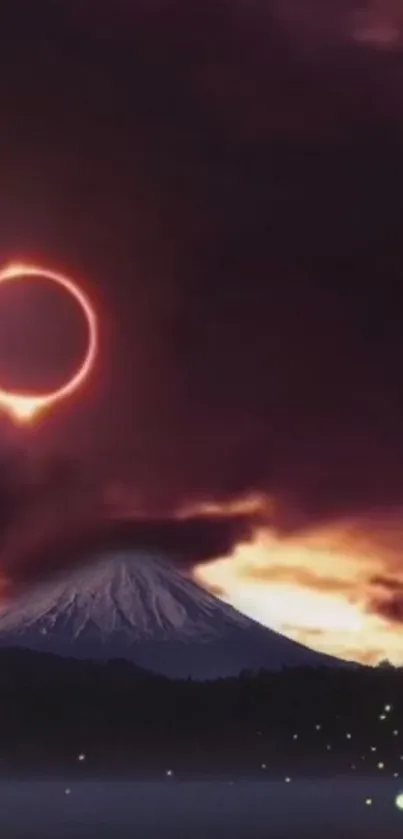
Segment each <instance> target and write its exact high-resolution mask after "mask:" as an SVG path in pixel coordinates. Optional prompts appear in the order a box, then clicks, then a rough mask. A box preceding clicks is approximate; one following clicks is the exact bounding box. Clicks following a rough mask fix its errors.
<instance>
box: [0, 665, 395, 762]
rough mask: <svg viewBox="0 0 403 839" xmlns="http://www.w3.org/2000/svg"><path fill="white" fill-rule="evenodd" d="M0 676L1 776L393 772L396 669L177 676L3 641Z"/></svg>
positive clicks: (296, 670) (292, 670)
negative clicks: (209, 678) (213, 678)
mask: <svg viewBox="0 0 403 839" xmlns="http://www.w3.org/2000/svg"><path fill="white" fill-rule="evenodd" d="M0 674H1V675H0V738H1V764H0V765H1V768H2V771H3V773H6V774H10V773H11V774H13V773H16V774H20V773H22V774H26V773H45V774H55V773H58V772H60V773H62V774H64V775H66V773H67V774H68V775H69V776H70V775H71V776H72V777H75V776H76V775H80V776H82V775H90V776H93V775H99V774H105V775H109V776H110V775H116V776H117V775H120V774H130V775H133V776H136V777H149V776H153V777H154V776H157V777H161V776H163V775H164V774H166V773H167V772H168V770H172V773H173V775H172V776H171V775H170V774H169V775H167V778H171V777H177V778H187V777H195V776H196V777H203V776H206V775H220V776H223V777H228V778H231V777H235V776H236V777H239V776H245V777H257V776H258V777H265V776H271V777H279V778H281V777H285V776H293V777H295V776H297V775H345V774H346V773H354V772H355V773H360V774H371V773H377V774H379V773H380V772H382V773H383V774H387V775H388V776H389V777H390V776H392V775H394V774H395V773H400V772H402V773H403V759H401V755H402V756H403V674H402V672H401V670H399V669H398V668H393V667H380V668H377V669H369V668H368V669H367V668H362V669H359V670H357V671H351V670H344V669H341V670H339V669H334V670H333V669H327V668H323V669H317V670H314V669H312V670H298V669H289V670H283V671H282V672H280V673H269V672H261V673H259V674H254V675H253V674H251V673H243V674H242V675H241V676H240V677H239V678H234V679H223V680H220V681H217V682H210V683H208V682H207V683H199V682H192V681H190V680H188V681H178V682H176V681H171V680H168V679H165V678H163V677H155V676H152V675H150V674H148V673H147V671H144V670H141V669H139V668H137V667H134V666H132V665H131V664H129V663H127V662H124V661H115V662H107V663H88V662H77V661H74V660H63V659H59V658H57V657H53V656H48V655H43V654H39V653H31V652H27V651H22V650H2V651H1V652H0ZM79 755H85V758H83V757H81V759H79ZM378 764H380V765H379V766H378Z"/></svg>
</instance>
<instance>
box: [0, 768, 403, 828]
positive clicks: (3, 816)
mask: <svg viewBox="0 0 403 839" xmlns="http://www.w3.org/2000/svg"><path fill="white" fill-rule="evenodd" d="M66 789H69V790H70V792H69V793H68V794H66ZM400 791H402V792H403V780H402V782H401V783H400V784H399V782H398V781H390V780H379V781H378V780H371V779H370V780H364V779H363V780H357V779H356V780H354V781H352V780H345V781H343V780H338V781H308V780H299V781H291V783H284V782H281V783H280V782H273V781H268V782H264V781H260V782H253V781H252V782H247V781H238V782H233V783H229V782H218V781H211V782H200V783H196V782H189V783H182V782H175V780H174V779H167V780H164V781H163V782H161V783H158V782H154V783H139V782H134V783H130V782H127V781H125V782H120V781H115V782H113V781H111V782H108V781H80V782H69V781H68V780H66V781H65V782H60V781H50V782H44V781H10V782H7V781H1V782H0V836H1V837H2V839H3V837H4V839H33V837H35V839H48V837H49V839H50V837H51V838H52V839H56V837H57V839H72V837H74V839H81V837H82V839H168V837H169V839H215V837H221V839H226V837H228V839H285V837H287V839H302V837H303V839H316V837H318V839H344V837H347V836H348V837H349V839H358V837H359V839H379V837H381V836H385V837H388V839H394V837H396V839H397V837H399V839H401V837H402V836H403V811H399V810H398V809H397V808H396V806H395V798H396V795H397V794H398V793H399V792H400ZM367 798H372V800H373V803H372V805H371V806H368V805H367V804H366V803H365V800H366V799H367Z"/></svg>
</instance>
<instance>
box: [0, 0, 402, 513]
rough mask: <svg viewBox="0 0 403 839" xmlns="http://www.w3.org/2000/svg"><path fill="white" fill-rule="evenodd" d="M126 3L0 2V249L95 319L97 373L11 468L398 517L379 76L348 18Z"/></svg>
mask: <svg viewBox="0 0 403 839" xmlns="http://www.w3.org/2000/svg"><path fill="white" fill-rule="evenodd" d="M112 6H113V9H112ZM134 6H135V12H134V11H133V13H132V14H130V15H129V16H128V17H126V15H127V8H126V12H125V11H124V4H120V3H116V5H113V4H111V5H110V6H109V5H108V4H107V3H101V2H99V3H96V4H95V3H94V4H92V3H84V0H83V2H82V3H81V4H80V3H79V2H78V0H77V2H75V0H74V2H73V0H72V2H71V3H69V4H67V3H66V4H63V3H62V2H51V0H47V2H45V0H37V2H36V3H35V4H32V2H31V0H3V2H2V4H1V10H0V32H1V39H2V48H1V51H0V62H1V65H2V66H1V73H0V99H1V103H2V122H3V125H4V126H6V128H7V130H3V131H2V132H1V134H0V183H1V190H0V221H1V224H0V251H1V254H2V257H4V260H5V261H8V260H9V259H14V258H19V259H20V258H21V259H23V258H28V259H35V260H37V261H41V260H42V261H43V262H44V263H46V264H47V265H48V266H50V267H55V268H59V269H61V270H64V271H66V273H70V274H71V275H72V276H77V278H83V281H85V283H86V284H87V286H88V289H89V290H90V291H91V293H92V294H93V296H94V299H95V300H96V301H97V305H98V309H99V313H100V316H101V329H102V331H101V338H102V350H101V357H100V364H99V370H98V373H97V376H96V377H95V379H94V380H93V382H92V383H91V385H90V386H89V388H88V389H87V390H86V391H85V392H83V394H82V399H81V401H80V402H79V403H78V402H76V401H75V402H74V403H72V404H71V405H68V406H66V408H63V410H60V411H59V410H57V411H55V412H54V414H53V415H51V416H49V417H48V418H46V420H44V421H43V422H42V424H41V426H40V428H39V430H38V431H37V432H36V434H35V446H37V447H38V451H39V450H43V451H44V452H51V451H52V450H53V449H58V450H61V451H63V452H65V453H66V454H68V455H71V456H74V457H75V458H76V459H78V460H79V461H80V463H81V464H82V466H83V468H85V469H86V468H87V465H88V468H90V469H92V468H93V464H97V467H99V468H100V469H102V470H104V472H105V474H108V475H110V476H122V477H124V478H125V479H127V480H129V481H130V482H131V483H132V484H133V486H134V487H135V488H136V491H137V492H138V494H139V496H140V497H141V499H142V502H143V504H144V506H145V507H148V508H149V509H152V510H157V511H163V510H165V509H166V508H169V507H171V506H175V505H176V504H177V503H181V502H183V501H188V500H192V499H195V500H197V499H202V500H204V499H210V498H222V497H232V496H237V495H239V494H242V493H244V492H249V491H255V490H261V491H263V492H268V493H273V494H274V495H277V496H279V497H281V498H282V499H285V508H286V511H285V513H284V522H286V526H287V527H288V526H291V527H292V526H293V524H294V522H299V521H301V520H302V521H305V520H306V519H308V520H313V521H317V520H322V518H327V517H337V516H339V515H340V514H341V513H343V512H345V511H346V510H347V511H352V510H353V511H356V510H361V509H367V508H368V506H370V505H371V504H374V503H377V504H379V503H381V504H384V505H396V504H400V502H401V500H402V495H403V470H402V466H403V445H402V419H403V414H402V381H403V380H402V348H403V343H402V342H403V339H402V313H401V299H400V297H401V290H400V289H401V282H402V269H403V250H402V244H401V242H402V219H403V164H402V155H401V148H402V131H403V118H402V113H403V110H402V105H403V101H402V100H403V56H402V54H401V53H399V51H398V50H397V49H395V50H392V49H390V46H391V45H390V44H388V45H387V46H388V49H387V50H382V49H379V44H376V43H375V44H374V39H372V41H371V40H370V42H369V43H366V45H362V44H361V45H359V44H358V43H357V41H354V39H353V35H354V32H355V30H354V29H353V28H351V21H350V17H349V16H348V15H347V17H346V18H343V19H342V24H341V23H340V21H339V23H338V24H337V26H336V24H335V23H333V18H332V17H329V18H328V23H329V26H327V27H326V26H325V27H324V29H323V30H321V31H320V33H319V34H318V32H317V31H316V29H315V27H314V29H315V33H314V34H313V30H312V26H310V25H309V26H308V27H307V26H306V20H307V19H308V20H311V22H312V17H311V18H309V17H308V18H307V19H305V23H304V24H302V23H298V21H296V20H295V14H294V15H293V14H291V13H290V15H289V22H288V23H287V25H286V24H284V22H282V23H281V22H279V21H276V17H275V15H273V14H272V13H271V12H270V4H268V3H267V2H262V3H256V2H255V3H253V4H251V5H250V7H249V8H248V10H247V11H245V10H244V11H241V10H240V7H239V6H237V5H236V4H231V3H228V2H224V1H223V2H221V0H214V2H213V0H197V2H165V3H162V2H161V3H157V2H154V3H150V2H147V3H144V4H143V3H141V2H140V3H138V4H134ZM287 8H288V7H287ZM289 8H291V7H289ZM306 8H307V9H308V6H307V7H306ZM284 9H285V7H284ZM284 9H283V11H284ZM347 18H348V20H349V21H350V23H349V24H348V26H347V24H346V21H347ZM325 30H326V32H325ZM375 41H376V38H375ZM394 46H396V44H394ZM66 320H67V315H66ZM64 331H65V340H66V345H65V347H67V345H68V341H69V340H70V338H69V337H68V333H69V329H67V325H66V326H63V325H61V327H60V335H59V338H60V341H61V344H62V343H63V341H62V340H61V339H62V337H63V335H62V333H63V332H64ZM69 334H70V333H69ZM0 346H1V343H0ZM60 352H62V350H60ZM66 352H67V350H66ZM0 366H1V365H0ZM5 437H6V432H5ZM287 510H289V513H288V514H287Z"/></svg>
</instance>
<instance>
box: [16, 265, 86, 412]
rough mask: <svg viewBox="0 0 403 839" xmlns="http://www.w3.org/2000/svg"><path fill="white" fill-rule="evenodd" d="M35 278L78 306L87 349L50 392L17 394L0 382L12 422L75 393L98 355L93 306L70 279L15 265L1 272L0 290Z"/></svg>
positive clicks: (35, 266) (34, 267)
mask: <svg viewBox="0 0 403 839" xmlns="http://www.w3.org/2000/svg"><path fill="white" fill-rule="evenodd" d="M36 277H40V278H41V279H46V280H49V281H50V282H53V283H56V284H58V285H59V286H61V287H62V288H63V289H64V290H65V291H66V292H67V293H68V294H70V295H71V296H72V297H73V298H74V299H75V301H76V302H77V303H78V305H79V307H80V309H81V311H82V313H83V316H84V317H85V319H86V322H87V325H88V347H87V352H86V355H85V358H84V359H83V361H82V363H81V365H80V366H79V368H78V369H77V371H76V372H75V373H74V375H73V376H72V377H71V379H69V381H67V382H65V384H63V385H62V386H61V387H60V388H58V389H57V390H54V391H52V392H50V393H38V394H35V395H32V394H27V393H16V392H14V391H11V390H5V389H2V388H1V383H0V407H1V408H3V410H5V411H7V412H8V413H9V415H10V416H11V418H12V419H13V420H14V421H16V422H20V423H28V422H32V421H33V420H34V419H35V418H36V417H37V415H38V414H39V413H41V412H42V411H44V410H45V409H49V408H51V407H52V406H53V405H55V404H56V403H57V402H60V401H62V400H64V399H67V398H68V397H69V396H71V395H72V394H73V393H74V392H75V391H76V390H78V388H79V387H80V386H81V385H82V384H83V383H84V381H85V379H86V378H87V377H88V376H89V374H90V373H91V371H92V369H93V366H94V363H95V359H96V356H97V352H98V324H97V317H96V313H95V310H94V307H93V305H92V303H91V301H90V300H89V298H88V297H87V295H86V294H85V293H84V292H83V291H82V289H80V287H79V286H78V285H77V283H75V282H74V281H73V280H71V279H69V277H66V276H65V275H63V274H60V273H58V272H55V271H49V270H48V269H46V268H41V267H39V266H37V265H29V264H27V265H26V264H23V263H21V264H19V263H15V264H11V265H8V266H6V267H5V268H3V269H2V270H1V271H0V289H1V285H2V284H3V283H6V282H8V283H10V282H23V281H27V280H31V279H35V278H36ZM0 304H1V300H0Z"/></svg>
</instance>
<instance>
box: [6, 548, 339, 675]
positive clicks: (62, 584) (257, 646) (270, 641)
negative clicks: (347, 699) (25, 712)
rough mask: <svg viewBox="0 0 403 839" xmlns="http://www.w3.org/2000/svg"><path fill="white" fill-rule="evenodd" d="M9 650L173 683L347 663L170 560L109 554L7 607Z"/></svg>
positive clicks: (39, 585) (14, 601) (42, 584)
mask: <svg viewBox="0 0 403 839" xmlns="http://www.w3.org/2000/svg"><path fill="white" fill-rule="evenodd" d="M0 646H1V647H23V648H26V649H31V650H37V651H40V652H49V653H54V654H57V655H61V656H68V657H72V658H77V659H92V660H94V659H95V660H108V659H116V658H119V659H127V660H129V661H132V662H133V663H135V664H136V665H138V666H141V667H143V668H147V669H148V670H151V671H153V672H154V673H159V674H162V675H165V676H168V677H171V678H188V677H191V678H193V679H197V680H205V679H216V678H223V677H228V676H236V675H238V674H239V673H240V672H241V671H242V670H252V671H256V670H259V669H266V670H278V669H281V668H282V667H284V666H287V667H288V666H290V667H296V666H300V667H319V666H334V665H339V666H340V665H341V664H342V662H340V660H338V659H335V658H332V657H331V656H326V655H322V654H319V653H315V652H313V651H311V650H309V649H308V648H306V647H304V646H302V645H300V644H297V643H295V642H294V641H290V640H288V639H287V638H284V637H283V636H281V635H278V634H277V633H276V632H273V631H271V630H269V629H267V628H265V627H263V626H261V625H260V624H258V623H256V622H255V621H252V620H250V619H249V618H247V617H245V616H244V615H241V614H240V613H238V612H237V611H236V610H235V609H233V608H232V607H231V606H229V605H226V604H224V603H222V602H221V601H220V600H219V599H217V598H216V597H214V596H213V595H212V594H210V593H208V592H207V591H205V590H204V589H203V588H201V587H200V586H199V585H197V584H196V583H194V582H192V581H191V580H190V579H188V578H186V577H185V576H184V575H182V574H181V573H180V572H178V571H176V570H175V569H174V568H172V567H171V566H170V565H169V564H167V563H166V562H165V561H164V560H162V559H160V558H158V557H154V556H150V555H148V554H142V553H139V552H133V551H124V552H121V553H106V554H105V555H103V556H101V557H99V558H98V561H93V562H91V563H90V564H88V565H86V566H81V567H76V568H74V569H72V570H69V571H68V572H66V571H65V572H63V573H60V574H59V575H58V576H57V577H54V578H53V579H51V580H47V581H46V582H42V583H40V584H36V585H35V586H34V587H32V588H31V589H29V591H26V592H24V593H23V594H20V595H19V596H18V598H16V599H14V600H13V601H12V602H9V603H8V604H7V605H6V606H3V608H2V611H1V613H0Z"/></svg>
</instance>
